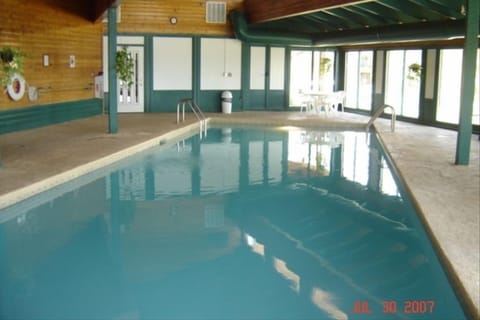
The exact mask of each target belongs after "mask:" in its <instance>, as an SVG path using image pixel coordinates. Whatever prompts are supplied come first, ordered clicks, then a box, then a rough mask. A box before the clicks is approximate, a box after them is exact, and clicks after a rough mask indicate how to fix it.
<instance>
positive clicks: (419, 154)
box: [0, 112, 480, 318]
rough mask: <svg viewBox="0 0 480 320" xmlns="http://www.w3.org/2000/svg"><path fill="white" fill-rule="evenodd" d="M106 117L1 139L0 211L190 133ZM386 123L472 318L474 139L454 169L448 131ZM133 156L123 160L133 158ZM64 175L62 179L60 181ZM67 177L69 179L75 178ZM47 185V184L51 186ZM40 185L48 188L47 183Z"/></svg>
mask: <svg viewBox="0 0 480 320" xmlns="http://www.w3.org/2000/svg"><path fill="white" fill-rule="evenodd" d="M207 116H208V117H210V118H211V120H212V121H220V122H230V123H231V122H235V123H241V124H242V123H270V124H278V125H297V126H322V127H331V126H334V127H338V126H340V127H342V128H354V127H356V128H358V127H363V126H364V125H365V123H366V122H367V120H368V119H367V118H366V117H362V116H357V115H352V114H344V113H342V114H332V115H329V116H328V117H326V116H324V115H312V114H305V113H298V112H297V113H287V112H273V113H269V112H239V113H233V114H229V115H224V114H207ZM107 120H108V119H107V116H105V115H102V116H96V117H91V118H88V119H84V120H77V121H72V122H68V123H63V124H59V125H54V126H49V127H45V128H39V129H33V130H26V131H21V132H16V133H11V134H4V135H0V163H1V167H0V207H4V206H5V205H6V204H8V203H11V202H12V201H17V200H19V199H22V198H24V197H26V196H28V195H31V194H34V193H35V192H39V191H41V190H43V189H45V188H48V187H49V186H50V185H51V184H52V183H53V184H55V183H58V182H55V180H62V179H69V177H68V173H75V174H77V175H78V173H79V172H80V171H79V168H83V169H84V170H90V169H91V168H90V167H88V166H86V165H85V164H91V163H95V164H98V165H101V163H99V162H98V159H111V155H112V154H116V155H117V156H122V150H124V149H126V148H131V147H132V146H135V145H138V144H140V143H145V141H147V142H148V143H158V142H159V141H160V140H161V139H167V138H169V137H166V136H163V137H161V136H162V135H164V134H167V133H169V132H171V131H172V130H175V129H178V128H180V127H184V128H185V127H186V126H189V125H190V126H192V125H194V123H195V121H194V118H193V117H191V116H189V115H187V121H186V122H185V123H184V124H181V125H177V124H176V123H175V122H176V121H175V120H176V119H175V115H174V114H122V115H120V116H119V133H117V134H115V135H111V134H108V133H107ZM389 125H390V123H389V120H386V119H379V120H377V122H376V128H377V130H378V132H379V134H380V136H381V139H382V140H383V142H384V144H385V145H386V147H387V149H388V151H389V153H390V155H391V156H392V159H393V161H394V163H395V165H396V166H397V168H398V169H399V172H400V175H401V177H402V178H403V179H404V180H405V182H406V184H407V187H408V190H409V192H411V194H412V195H414V201H415V202H416V204H417V206H418V207H419V209H420V211H421V213H422V214H423V216H424V219H425V222H426V224H427V230H428V229H429V230H430V232H431V234H432V236H433V238H434V241H435V242H436V243H437V245H438V246H439V247H440V248H441V252H442V253H443V255H444V257H445V258H446V261H447V265H448V267H449V268H450V269H451V270H452V271H453V273H454V276H455V277H456V280H457V283H458V287H459V290H460V292H462V293H463V294H464V296H465V297H466V300H467V303H468V304H469V305H470V309H471V311H472V314H474V315H473V316H472V317H473V318H478V317H479V314H478V312H479V305H480V275H479V274H480V249H479V243H480V236H479V230H480V222H479V216H480V196H479V194H480V172H479V171H480V159H479V158H480V156H479V145H480V142H479V140H478V136H473V137H472V143H471V148H472V149H471V162H470V165H468V166H456V165H454V157H455V147H456V137H457V134H456V132H454V131H449V130H442V129H436V128H431V127H425V126H418V125H413V124H408V123H403V122H397V126H396V131H395V133H391V132H390V127H389ZM131 151H132V149H130V150H128V151H127V152H131ZM65 172H66V173H67V175H65V174H62V173H65ZM75 174H73V176H74V175H75ZM52 177H53V178H52ZM45 182H46V183H45Z"/></svg>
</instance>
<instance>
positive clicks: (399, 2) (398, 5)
mask: <svg viewBox="0 0 480 320" xmlns="http://www.w3.org/2000/svg"><path fill="white" fill-rule="evenodd" d="M376 3H378V4H381V5H382V6H384V7H386V8H389V9H391V10H393V11H394V12H395V14H396V15H397V16H398V20H399V21H401V22H403V23H413V22H418V21H422V19H423V16H422V15H421V14H420V12H417V11H415V10H413V7H412V6H411V5H408V2H406V1H405V0H379V1H377V2H376Z"/></svg>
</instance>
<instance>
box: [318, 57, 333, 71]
mask: <svg viewBox="0 0 480 320" xmlns="http://www.w3.org/2000/svg"><path fill="white" fill-rule="evenodd" d="M331 67H332V61H331V60H330V58H322V59H320V74H321V75H324V74H326V73H328V71H330V68H331Z"/></svg>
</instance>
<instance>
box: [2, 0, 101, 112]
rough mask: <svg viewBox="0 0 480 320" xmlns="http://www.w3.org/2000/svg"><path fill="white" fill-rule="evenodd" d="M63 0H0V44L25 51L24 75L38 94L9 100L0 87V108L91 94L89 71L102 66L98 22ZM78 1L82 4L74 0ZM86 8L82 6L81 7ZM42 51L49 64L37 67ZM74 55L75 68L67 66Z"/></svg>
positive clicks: (94, 72) (90, 72) (12, 107)
mask: <svg viewBox="0 0 480 320" xmlns="http://www.w3.org/2000/svg"><path fill="white" fill-rule="evenodd" d="M67 2H70V1H64V0H36V1H18V0H0V7H1V8H2V9H1V10H0V21H1V24H0V48H1V47H4V46H12V47H16V48H19V49H20V50H22V51H23V52H24V53H25V54H26V58H25V66H24V77H25V80H26V81H27V83H28V85H31V86H36V87H38V88H40V90H39V99H38V100H37V101H29V99H28V95H27V94H25V96H24V97H23V99H21V100H20V101H13V100H11V99H10V98H9V97H8V96H7V94H6V93H4V90H3V89H4V88H2V89H1V91H0V111H3V110H11V109H15V108H19V107H26V106H32V105H41V104H49V103H58V102H67V101H75V100H82V99H89V98H92V97H93V87H92V83H93V80H94V78H93V77H94V75H95V74H97V73H98V72H99V71H101V70H102V24H101V23H97V24H94V23H92V22H90V21H88V20H87V19H86V18H84V17H83V16H82V14H78V13H77V12H84V10H82V9H81V8H78V6H79V4H78V3H77V2H76V1H74V2H75V3H77V4H76V5H75V7H68V6H66V4H65V3H67ZM79 3H83V1H80V2H79ZM85 10H86V9H85ZM43 54H48V55H49V58H50V59H49V60H50V66H48V67H43V65H42V55H43ZM70 55H75V60H76V66H75V68H70V67H69V58H70Z"/></svg>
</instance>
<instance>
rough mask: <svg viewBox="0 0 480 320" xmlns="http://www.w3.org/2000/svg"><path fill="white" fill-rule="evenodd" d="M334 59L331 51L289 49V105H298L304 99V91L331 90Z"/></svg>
mask: <svg viewBox="0 0 480 320" xmlns="http://www.w3.org/2000/svg"><path fill="white" fill-rule="evenodd" d="M334 59H335V53H334V52H333V51H318V50H314V51H312V50H292V51H291V53H290V101H289V105H290V106H300V105H301V104H302V101H303V100H304V97H303V93H304V92H309V91H315V92H331V91H333V84H334V78H333V76H334V70H333V66H334Z"/></svg>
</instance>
